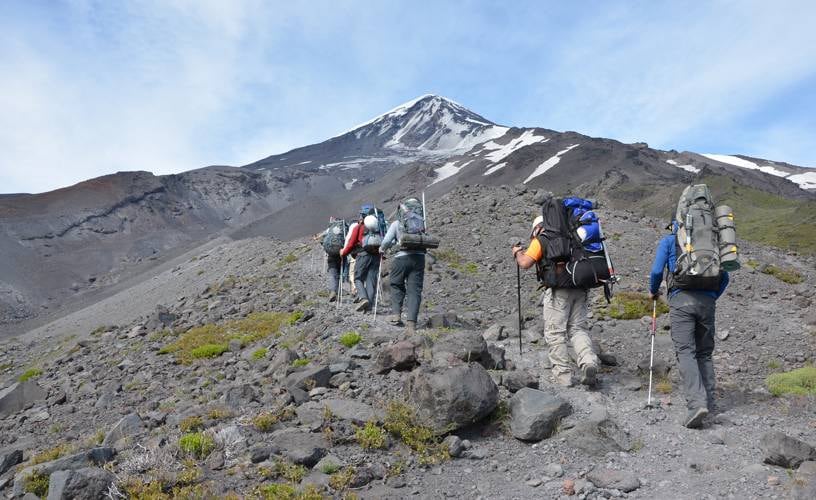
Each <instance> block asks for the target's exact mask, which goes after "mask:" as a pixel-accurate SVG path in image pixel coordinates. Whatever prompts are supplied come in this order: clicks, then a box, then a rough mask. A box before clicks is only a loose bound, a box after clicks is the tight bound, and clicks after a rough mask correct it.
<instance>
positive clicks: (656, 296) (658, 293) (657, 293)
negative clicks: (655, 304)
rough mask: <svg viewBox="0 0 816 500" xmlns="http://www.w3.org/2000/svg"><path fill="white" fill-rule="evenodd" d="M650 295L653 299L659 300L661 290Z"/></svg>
mask: <svg viewBox="0 0 816 500" xmlns="http://www.w3.org/2000/svg"><path fill="white" fill-rule="evenodd" d="M650 297H651V298H652V300H659V299H660V290H658V291H656V292H655V293H653V294H651V295H650Z"/></svg>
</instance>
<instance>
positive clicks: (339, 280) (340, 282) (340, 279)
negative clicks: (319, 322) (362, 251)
mask: <svg viewBox="0 0 816 500" xmlns="http://www.w3.org/2000/svg"><path fill="white" fill-rule="evenodd" d="M345 241H346V224H345V222H344V223H343V242H344V243H345ZM344 260H345V259H344V258H343V256H342V255H341V256H340V276H338V277H337V309H340V304H341V303H342V302H343V272H344V271H345V268H346V266H345V265H343V262H344ZM328 261H329V259H326V266H327V267H328Z"/></svg>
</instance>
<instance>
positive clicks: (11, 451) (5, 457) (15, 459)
mask: <svg viewBox="0 0 816 500" xmlns="http://www.w3.org/2000/svg"><path fill="white" fill-rule="evenodd" d="M22 461H23V450H21V449H19V448H7V449H2V450H0V476H2V475H3V474H4V473H5V472H6V471H7V470H9V469H11V468H12V467H14V466H15V465H17V464H19V463H22Z"/></svg>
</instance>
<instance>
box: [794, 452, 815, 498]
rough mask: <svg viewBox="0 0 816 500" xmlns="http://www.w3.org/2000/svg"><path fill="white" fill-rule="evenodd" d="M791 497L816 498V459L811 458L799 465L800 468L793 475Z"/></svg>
mask: <svg viewBox="0 0 816 500" xmlns="http://www.w3.org/2000/svg"><path fill="white" fill-rule="evenodd" d="M791 498H794V499H796V500H812V499H814V498H816V461H812V460H809V461H807V462H802V464H801V465H799V470H797V471H796V473H795V474H794V475H793V487H792V488H791Z"/></svg>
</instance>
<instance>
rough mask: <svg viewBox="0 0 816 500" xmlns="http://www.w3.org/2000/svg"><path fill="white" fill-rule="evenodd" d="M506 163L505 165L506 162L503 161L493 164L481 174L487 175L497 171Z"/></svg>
mask: <svg viewBox="0 0 816 500" xmlns="http://www.w3.org/2000/svg"><path fill="white" fill-rule="evenodd" d="M506 165H507V163H505V162H502V163H499V164H497V165H493V166H492V167H490V168H488V169H487V170H485V173H483V174H482V175H485V176H487V175H490V174H492V173H493V172H498V171H499V170H501V169H503V168H504V167H505V166H506Z"/></svg>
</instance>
